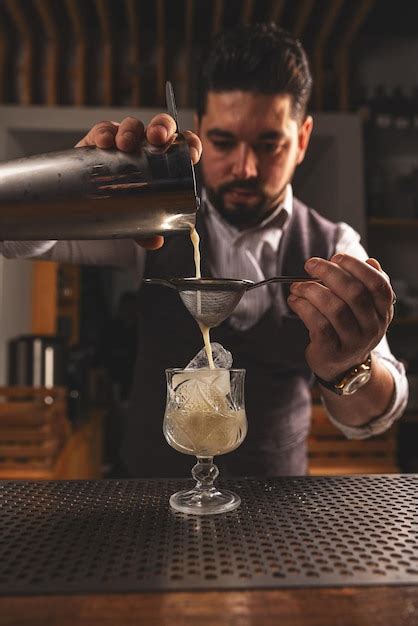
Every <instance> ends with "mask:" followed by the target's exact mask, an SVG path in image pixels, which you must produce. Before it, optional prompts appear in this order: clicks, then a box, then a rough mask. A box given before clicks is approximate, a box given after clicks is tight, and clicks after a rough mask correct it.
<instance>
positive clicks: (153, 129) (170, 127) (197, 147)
mask: <svg viewBox="0 0 418 626" xmlns="http://www.w3.org/2000/svg"><path fill="white" fill-rule="evenodd" d="M175 132H176V123H175V121H174V120H173V118H172V117H171V115H168V113H160V114H159V115H156V116H155V117H154V118H153V119H152V120H151V122H150V123H149V125H148V126H147V139H148V141H149V142H150V143H151V144H153V145H155V146H162V145H164V144H166V143H169V142H170V141H171V140H172V138H173V136H174V134H175ZM182 134H183V135H184V137H185V139H186V141H187V144H188V146H189V151H190V158H191V160H192V162H193V163H197V162H198V161H199V159H200V156H201V154H202V142H201V141H200V139H199V137H198V136H197V135H195V134H194V133H192V132H191V131H190V130H185V131H184V132H183V133H182Z"/></svg>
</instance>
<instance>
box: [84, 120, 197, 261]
mask: <svg viewBox="0 0 418 626" xmlns="http://www.w3.org/2000/svg"><path fill="white" fill-rule="evenodd" d="M175 132H176V123H175V121H174V120H173V118H172V117H171V116H170V115H168V114H167V113H160V114H159V115H156V116H155V117H153V118H152V120H151V122H150V123H149V124H148V126H147V127H146V128H145V126H144V124H143V123H142V122H141V121H140V120H138V119H136V118H134V117H125V119H124V120H122V122H120V124H119V123H118V122H110V121H105V122H99V123H98V124H96V125H95V126H93V128H92V129H91V130H89V132H88V133H87V135H86V136H85V137H83V139H81V140H80V141H79V142H78V144H77V145H76V148H81V147H84V146H97V147H98V148H104V149H106V148H117V149H118V150H122V151H123V152H135V151H136V150H139V147H140V145H141V143H142V142H143V141H144V140H145V139H146V140H147V141H148V142H149V143H150V144H153V145H155V146H163V145H165V144H167V143H170V141H171V140H172V139H173V135H174V134H175ZM183 135H184V136H185V138H186V141H187V143H188V145H189V151H190V158H191V160H192V162H193V163H197V162H198V161H199V159H200V155H201V153H202V144H201V142H200V139H199V137H198V136H197V135H195V134H194V133H192V132H191V131H189V130H186V131H184V132H183ZM137 243H138V244H139V245H141V246H142V247H144V248H148V249H150V250H156V249H158V248H161V246H162V245H163V243H164V239H163V237H161V236H157V237H152V238H150V239H140V240H138V241H137Z"/></svg>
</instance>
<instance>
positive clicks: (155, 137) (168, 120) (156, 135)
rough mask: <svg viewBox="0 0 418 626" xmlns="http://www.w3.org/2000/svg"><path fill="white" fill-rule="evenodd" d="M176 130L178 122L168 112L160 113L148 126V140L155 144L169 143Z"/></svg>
mask: <svg viewBox="0 0 418 626" xmlns="http://www.w3.org/2000/svg"><path fill="white" fill-rule="evenodd" d="M175 132H176V123H175V121H174V120H173V118H172V117H171V115H168V113H160V114H159V115H156V116H155V117H153V118H152V120H151V122H150V123H149V124H148V126H147V140H148V141H149V142H150V143H151V144H153V145H154V146H162V145H164V144H166V143H168V142H169V141H170V140H171V139H172V137H173V135H174V134H175Z"/></svg>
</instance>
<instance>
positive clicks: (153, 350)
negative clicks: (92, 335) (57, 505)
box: [121, 199, 337, 477]
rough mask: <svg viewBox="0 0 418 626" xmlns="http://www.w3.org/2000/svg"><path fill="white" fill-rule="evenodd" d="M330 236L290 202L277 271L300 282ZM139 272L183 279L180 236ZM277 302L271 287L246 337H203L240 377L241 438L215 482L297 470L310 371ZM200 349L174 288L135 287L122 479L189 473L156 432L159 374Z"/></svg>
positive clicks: (185, 257) (184, 245)
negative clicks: (244, 422)
mask: <svg viewBox="0 0 418 626" xmlns="http://www.w3.org/2000/svg"><path fill="white" fill-rule="evenodd" d="M197 228H198V231H199V233H200V236H201V252H202V262H203V267H202V275H203V276H209V275H210V274H209V271H208V268H207V267H205V263H204V261H205V259H206V258H207V256H206V242H207V238H208V236H210V235H209V233H207V232H206V228H205V223H204V219H203V216H202V215H199V216H198V223H197ZM336 235H337V226H336V225H335V224H333V223H332V222H329V221H328V220H326V219H324V218H323V217H321V216H320V215H319V214H318V213H316V212H315V211H313V210H311V209H308V208H307V207H305V206H304V205H303V204H302V203H301V202H299V201H298V200H296V199H295V200H294V205H293V214H292V217H291V218H290V220H289V223H288V224H287V226H286V229H285V230H284V232H283V236H282V240H281V242H280V246H279V252H278V256H277V274H293V275H295V274H296V275H304V274H305V272H304V269H303V266H304V262H305V260H306V259H308V258H309V257H311V256H319V257H323V258H330V256H332V254H333V253H334V251H335V243H336ZM145 275H146V276H147V277H152V278H170V277H175V276H193V275H194V263H193V250H192V245H191V243H190V240H189V238H188V237H187V236H178V237H172V238H169V239H167V240H166V243H165V245H164V247H163V248H162V249H161V250H160V251H156V252H149V253H147V261H146V268H145ZM264 289H265V287H264ZM287 295H288V288H287V287H282V288H281V289H279V290H278V295H277V297H276V300H275V304H274V306H272V307H271V308H270V310H268V311H267V312H266V313H265V315H264V316H263V317H262V319H261V320H259V322H258V323H257V324H256V325H255V326H253V327H252V328H250V329H249V330H246V331H237V330H235V329H233V328H232V327H231V326H230V325H229V323H228V321H225V322H224V323H223V324H221V325H220V326H219V327H218V328H215V329H212V331H211V339H212V341H218V342H219V343H221V344H222V345H223V346H224V347H225V348H227V349H228V350H230V351H231V352H232V355H233V357H234V363H233V366H234V367H244V368H245V369H246V370H247V374H246V381H245V385H246V387H245V389H246V393H245V402H246V409H247V417H248V434H247V437H246V439H245V441H244V443H243V444H242V445H241V446H240V447H239V448H238V449H237V450H235V451H233V452H232V453H230V454H228V455H225V456H219V457H217V458H216V460H215V462H216V464H217V465H218V466H219V468H220V470H221V472H222V475H223V476H278V475H298V474H304V473H306V469H307V449H306V439H307V435H308V432H309V427H310V404H311V402H310V382H311V372H310V370H309V369H308V367H307V364H306V361H305V357H304V352H305V349H306V346H307V344H308V334H307V331H306V328H305V326H304V324H303V323H302V322H301V320H300V319H299V318H298V317H297V316H296V315H294V314H293V312H292V311H291V310H290V309H289V307H288V306H287V303H286V298H287ZM244 297H245V296H244ZM202 345H203V344H202V336H201V334H200V331H199V328H198V326H197V324H196V323H195V322H194V320H193V318H192V317H191V316H190V314H189V313H188V311H187V310H186V309H185V307H184V305H183V303H182V302H181V300H180V298H179V296H178V294H177V293H176V292H175V291H174V290H172V289H165V288H164V287H161V288H160V287H156V286H146V287H143V288H142V289H141V295H140V319H139V345H138V357H137V365H136V373H135V376H134V380H135V381H136V382H135V384H134V388H133V392H132V398H131V402H130V408H129V411H128V416H127V424H126V428H125V433H126V436H125V440H124V442H123V445H122V450H121V457H122V459H123V463H124V465H125V467H126V469H127V471H128V473H129V475H131V476H137V477H145V476H149V477H152V476H160V477H170V476H173V477H174V476H189V475H190V469H191V467H192V465H193V464H194V459H193V457H189V456H187V455H182V454H180V453H178V452H176V451H175V450H173V449H171V448H170V446H169V445H168V444H167V443H166V441H165V439H164V436H163V433H162V422H163V416H164V407H165V399H166V386H165V373H164V370H165V369H166V368H170V367H184V366H185V365H186V364H187V363H188V362H189V360H190V359H191V358H192V357H193V356H194V354H196V353H197V352H198V351H199V350H200V349H201V348H202Z"/></svg>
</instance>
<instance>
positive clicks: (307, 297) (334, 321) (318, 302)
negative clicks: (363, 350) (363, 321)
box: [290, 282, 377, 347]
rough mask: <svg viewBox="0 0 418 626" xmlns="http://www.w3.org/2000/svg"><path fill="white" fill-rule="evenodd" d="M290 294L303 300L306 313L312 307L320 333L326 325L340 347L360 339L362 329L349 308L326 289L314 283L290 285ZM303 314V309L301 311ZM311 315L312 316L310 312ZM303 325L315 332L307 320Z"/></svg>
mask: <svg viewBox="0 0 418 626" xmlns="http://www.w3.org/2000/svg"><path fill="white" fill-rule="evenodd" d="M290 292H291V294H292V295H293V296H298V297H299V298H303V301H304V302H303V304H304V306H305V307H306V308H307V310H308V312H309V311H311V309H312V307H314V310H315V315H316V317H317V316H318V315H321V324H320V330H321V332H323V328H324V326H325V325H326V324H328V325H329V326H330V328H332V329H333V330H334V332H335V333H336V335H337V337H338V338H339V341H340V342H341V344H342V345H350V344H351V345H352V344H353V343H354V342H355V341H356V339H357V338H359V339H362V331H363V329H361V328H360V326H359V323H358V320H357V319H356V317H355V316H354V314H353V312H352V310H351V308H350V307H349V306H347V303H346V302H344V300H342V299H341V298H339V297H338V296H337V295H336V294H335V293H333V292H332V291H331V290H330V289H328V287H325V286H324V285H320V284H318V283H314V282H312V283H311V282H306V283H292V285H291V287H290ZM303 312H304V309H302V313H303ZM311 315H313V312H312V311H311ZM304 321H305V320H304ZM305 323H306V326H307V328H308V330H312V331H315V330H317V329H316V327H311V326H310V325H309V321H308V320H306V322H305ZM376 327H377V323H376V324H375V326H374V327H373V329H372V330H373V332H375V331H376ZM353 347H354V346H353ZM355 347H357V346H355Z"/></svg>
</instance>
